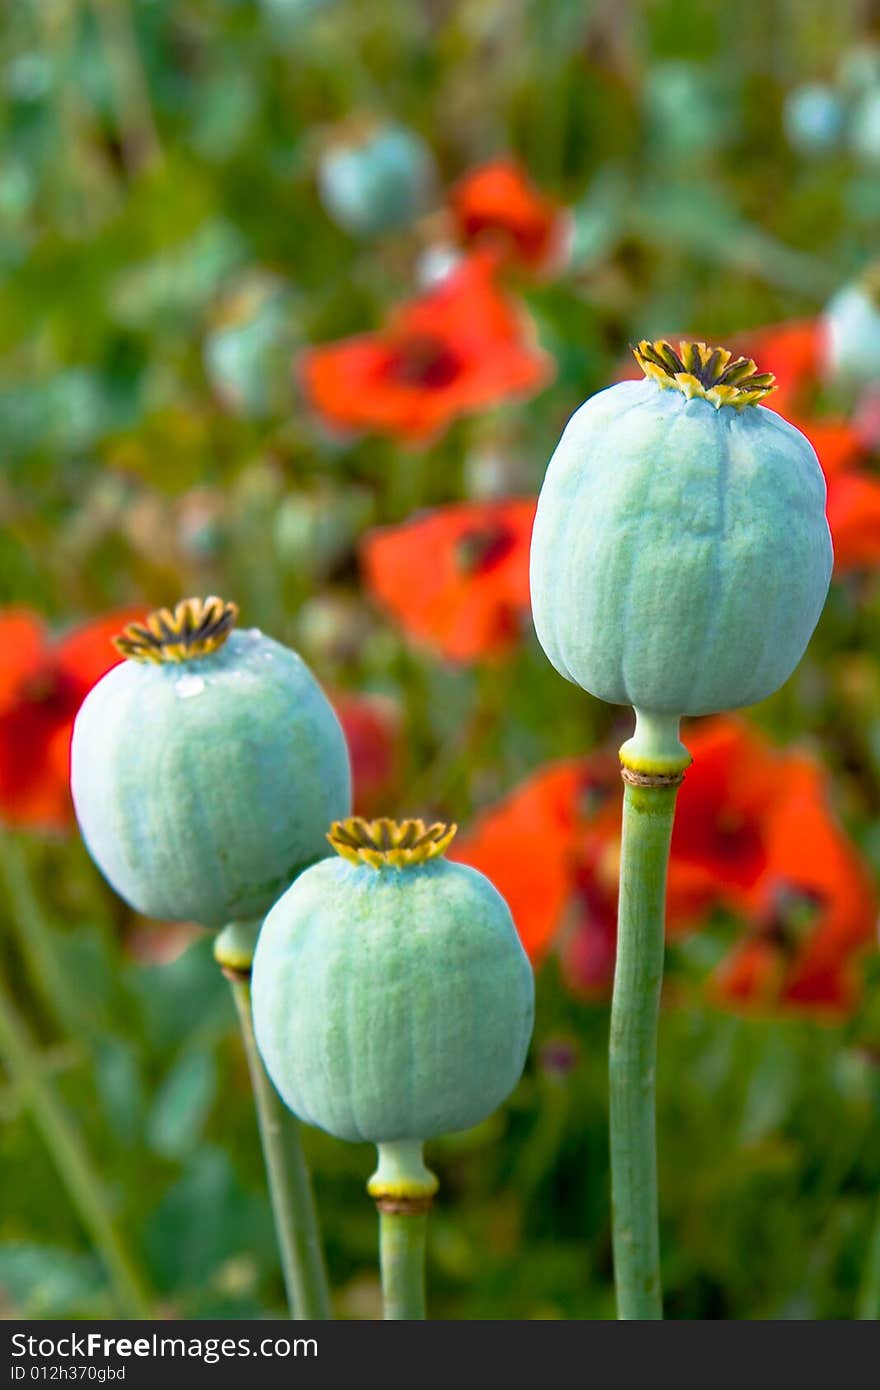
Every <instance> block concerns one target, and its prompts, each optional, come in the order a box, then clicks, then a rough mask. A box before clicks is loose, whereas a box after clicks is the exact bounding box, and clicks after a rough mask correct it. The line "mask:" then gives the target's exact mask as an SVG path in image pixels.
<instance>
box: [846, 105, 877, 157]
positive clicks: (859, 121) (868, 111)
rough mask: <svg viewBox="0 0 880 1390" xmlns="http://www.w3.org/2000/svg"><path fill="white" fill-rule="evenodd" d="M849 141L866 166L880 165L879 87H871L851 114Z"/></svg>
mask: <svg viewBox="0 0 880 1390" xmlns="http://www.w3.org/2000/svg"><path fill="white" fill-rule="evenodd" d="M849 141H850V145H851V147H852V150H853V153H854V154H855V155H857V156H858V157H859V158H860V159H863V160H864V161H865V163H866V164H870V165H875V164H880V86H875V87H871V88H870V89H869V90H868V91H866V93H865V95H864V96H863V97H862V100H861V101H860V102H859V104H858V106H857V107H856V109H855V112H854V113H853V117H852V121H851V123H850V130H849Z"/></svg>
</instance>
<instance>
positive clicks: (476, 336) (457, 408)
mask: <svg viewBox="0 0 880 1390" xmlns="http://www.w3.org/2000/svg"><path fill="white" fill-rule="evenodd" d="M551 372H552V366H551V361H550V358H549V357H548V356H547V355H546V354H545V353H543V352H541V351H540V349H539V348H538V347H537V343H536V338H535V333H534V330H533V327H532V325H531V323H530V321H529V320H528V319H527V318H526V316H525V311H524V310H523V309H522V308H521V306H519V305H518V304H515V303H513V302H512V301H511V300H510V299H509V298H507V296H506V295H504V294H503V293H502V292H501V290H500V289H499V288H498V286H497V284H496V282H495V273H494V262H493V261H492V260H491V259H490V258H489V257H487V256H471V257H469V258H468V259H467V260H465V261H463V262H462V263H461V265H459V266H458V267H457V268H456V269H455V270H454V271H453V272H451V273H450V274H449V275H448V276H447V277H446V278H445V279H444V280H443V281H442V282H441V283H440V284H439V285H438V286H436V287H435V288H433V289H431V290H430V291H428V292H427V293H426V294H424V295H421V296H420V297H419V298H418V299H414V300H411V301H410V302H409V303H408V304H404V305H401V306H400V307H398V308H397V309H396V310H395V311H394V312H393V313H392V315H391V317H390V319H389V321H388V324H387V326H386V327H385V328H383V329H382V330H380V331H379V332H377V333H363V334H360V335H359V336H357V337H354V338H347V339H345V340H344V341H342V342H339V343H330V344H328V345H326V346H324V347H317V348H312V349H310V350H309V351H308V352H306V353H305V354H304V355H303V357H302V358H301V360H300V375H301V380H302V383H303V387H304V390H305V392H306V395H307V396H308V399H309V400H310V402H311V404H312V405H313V406H314V408H315V409H316V410H317V411H318V413H319V414H320V415H321V416H323V418H324V420H325V421H326V422H327V423H328V424H329V425H331V426H336V427H339V428H342V429H352V430H379V431H383V432H385V433H388V434H391V435H395V436H397V437H399V438H401V439H404V440H409V441H411V442H424V441H426V440H429V439H431V438H432V437H434V436H436V435H438V434H439V433H441V431H442V430H444V429H445V428H446V427H447V426H448V425H449V424H450V423H451V422H452V421H453V420H454V419H455V418H456V417H457V416H459V415H462V414H465V413H466V412H468V411H473V410H480V409H482V408H484V407H485V406H490V405H495V404H496V403H497V402H498V401H501V400H504V399H505V398H506V397H508V396H511V395H530V394H531V393H532V392H534V391H537V390H538V389H539V387H541V386H543V385H544V384H545V383H546V382H547V381H548V380H549V379H550V376H551Z"/></svg>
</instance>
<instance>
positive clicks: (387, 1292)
mask: <svg viewBox="0 0 880 1390" xmlns="http://www.w3.org/2000/svg"><path fill="white" fill-rule="evenodd" d="M422 1147H423V1146H422V1144H421V1141H419V1140H413V1139H398V1140H395V1141H394V1142H393V1143H385V1144H379V1145H377V1148H378V1151H379V1165H378V1167H377V1169H376V1171H375V1173H374V1174H373V1176H372V1177H371V1178H370V1181H369V1182H368V1183H367V1191H368V1192H369V1194H370V1196H371V1197H373V1198H374V1199H375V1202H376V1206H377V1208H378V1210H379V1268H380V1270H381V1275H382V1306H383V1311H384V1316H385V1320H386V1321H394V1322H402V1321H412V1320H414V1319H418V1320H420V1319H422V1318H424V1317H425V1248H426V1242H427V1231H428V1211H429V1210H430V1206H431V1200H432V1198H433V1196H434V1193H435V1192H436V1191H437V1179H436V1177H435V1176H434V1174H433V1173H431V1172H430V1171H429V1170H428V1169H427V1168H426V1167H425V1164H424V1160H423V1157H422Z"/></svg>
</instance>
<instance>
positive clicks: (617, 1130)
mask: <svg viewBox="0 0 880 1390" xmlns="http://www.w3.org/2000/svg"><path fill="white" fill-rule="evenodd" d="M678 722H679V721H678V720H677V719H676V720H674V721H670V720H657V719H651V718H650V716H646V715H644V714H642V713H640V712H637V715H636V734H635V737H634V738H632V739H630V740H629V742H628V743H626V744H624V746H623V748H622V749H621V761H622V763H623V775H624V779H625V782H626V786H625V790H624V797H623V835H622V840H621V849H620V898H619V905H618V918H617V964H616V968H615V972H614V996H613V1000H612V1005H611V1040H610V1047H609V1082H610V1107H611V1199H612V1228H613V1241H614V1277H615V1283H616V1287H617V1310H618V1317H619V1318H623V1319H642V1320H644V1319H658V1318H662V1316H663V1304H662V1295H661V1289H660V1250H659V1235H658V1222H657V1156H656V1136H655V1116H654V1109H655V1104H654V1076H655V1070H656V1061H657V1024H658V1015H659V1010H660V987H661V981H662V978H663V946H664V918H665V907H666V870H667V865H668V863H669V846H670V842H671V839H672V821H673V816H674V814H675V798H676V795H677V792H678V786H679V783H680V781H681V774H682V773H683V771H684V768H685V767H686V766H687V762H688V761H689V759H688V755H687V752H686V751H685V750H684V749H683V748H682V746H681V744H680V743H679V742H678ZM676 764H677V766H676Z"/></svg>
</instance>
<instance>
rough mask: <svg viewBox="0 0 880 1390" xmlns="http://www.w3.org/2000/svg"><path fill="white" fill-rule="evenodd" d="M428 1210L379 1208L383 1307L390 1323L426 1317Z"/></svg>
mask: <svg viewBox="0 0 880 1390" xmlns="http://www.w3.org/2000/svg"><path fill="white" fill-rule="evenodd" d="M427 1231H428V1213H427V1211H395V1210H393V1209H385V1208H383V1207H382V1206H381V1205H380V1207H379V1265H380V1268H381V1271H382V1307H383V1313H384V1317H385V1319H386V1320H388V1321H397V1322H400V1321H408V1320H410V1321H411V1320H413V1319H421V1318H424V1316H425V1247H426V1243H427Z"/></svg>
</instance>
